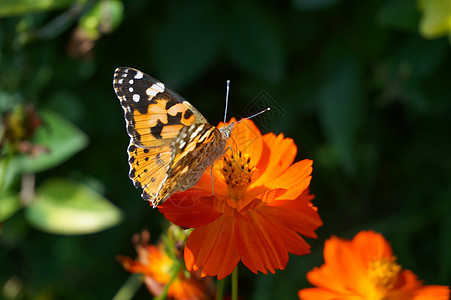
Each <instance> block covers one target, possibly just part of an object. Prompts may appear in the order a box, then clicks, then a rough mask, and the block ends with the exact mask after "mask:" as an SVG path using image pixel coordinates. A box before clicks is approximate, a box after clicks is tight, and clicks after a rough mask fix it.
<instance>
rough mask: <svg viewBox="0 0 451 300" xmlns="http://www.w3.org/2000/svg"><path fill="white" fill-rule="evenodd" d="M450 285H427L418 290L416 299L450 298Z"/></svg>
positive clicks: (445, 299) (440, 299)
mask: <svg viewBox="0 0 451 300" xmlns="http://www.w3.org/2000/svg"><path fill="white" fill-rule="evenodd" d="M448 299H449V287H447V286H444V285H426V286H423V287H421V288H420V289H419V290H417V291H416V293H415V297H414V300H448Z"/></svg>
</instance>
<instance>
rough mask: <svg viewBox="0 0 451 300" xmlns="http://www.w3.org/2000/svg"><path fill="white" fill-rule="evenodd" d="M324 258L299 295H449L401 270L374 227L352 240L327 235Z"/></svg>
mask: <svg viewBox="0 0 451 300" xmlns="http://www.w3.org/2000/svg"><path fill="white" fill-rule="evenodd" d="M324 261H325V263H324V265H322V266H321V267H320V268H314V269H313V270H312V271H310V272H308V273H307V279H308V281H309V282H310V283H311V284H313V285H315V286H316V287H314V288H306V289H302V290H300V291H299V298H300V299H303V300H310V299H311V300H327V299H329V300H330V299H354V300H363V299H365V300H367V299H370V300H408V299H413V300H426V299H435V300H441V299H443V300H445V299H449V288H448V287H447V286H439V285H427V286H423V285H422V282H421V281H420V280H418V279H417V277H416V276H415V274H414V273H413V272H412V271H409V270H402V268H401V266H400V265H398V264H397V263H396V257H395V256H393V253H392V249H391V247H390V244H389V243H388V242H387V240H385V239H384V237H383V236H382V235H381V234H379V233H376V232H374V231H361V232H360V233H358V234H357V235H356V236H355V237H354V239H353V240H352V241H348V240H342V239H339V238H337V237H332V238H330V239H329V240H327V241H326V243H325V246H324Z"/></svg>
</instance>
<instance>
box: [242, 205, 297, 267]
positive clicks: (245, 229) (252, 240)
mask: <svg viewBox="0 0 451 300" xmlns="http://www.w3.org/2000/svg"><path fill="white" fill-rule="evenodd" d="M248 214H249V218H250V219H251V220H252V222H243V221H240V220H237V223H236V230H235V233H236V237H237V246H238V250H239V252H240V255H241V260H242V262H243V263H244V264H245V265H246V267H248V268H249V269H250V270H251V271H252V272H254V273H257V271H260V272H263V273H264V274H267V270H269V271H270V272H271V273H274V272H275V270H276V269H284V268H285V266H286V264H287V262H288V249H287V247H286V246H285V242H284V239H283V238H284V236H283V234H282V233H283V231H280V230H279V227H278V226H276V225H275V224H273V223H272V222H270V221H269V220H267V219H266V218H265V217H264V216H263V215H262V214H260V213H258V212H257V211H248ZM290 238H291V237H290Z"/></svg>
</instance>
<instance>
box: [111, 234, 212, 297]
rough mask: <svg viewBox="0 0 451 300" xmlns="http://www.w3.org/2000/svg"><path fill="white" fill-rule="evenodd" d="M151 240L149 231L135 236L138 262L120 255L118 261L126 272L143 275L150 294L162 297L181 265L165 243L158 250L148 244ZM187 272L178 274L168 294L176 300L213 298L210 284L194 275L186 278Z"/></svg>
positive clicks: (181, 271)
mask: <svg viewBox="0 0 451 300" xmlns="http://www.w3.org/2000/svg"><path fill="white" fill-rule="evenodd" d="M149 239H150V235H149V233H148V232H147V231H143V232H142V234H141V236H139V235H135V236H134V237H133V240H134V243H135V247H136V252H137V253H138V259H137V260H136V261H134V260H132V259H131V258H129V257H126V256H120V255H119V256H118V257H117V259H118V260H119V261H120V262H121V263H122V266H123V267H124V268H125V269H126V270H127V271H129V272H131V273H141V274H143V275H144V283H145V284H146V286H147V288H148V289H149V291H150V292H151V293H152V294H153V295H154V296H159V295H160V294H161V293H162V291H163V289H164V288H165V286H166V285H167V284H169V283H170V281H171V279H172V277H173V274H174V270H175V269H176V268H177V264H179V263H180V262H179V261H178V260H177V259H176V258H175V257H171V256H169V255H168V253H167V252H166V250H165V249H164V246H163V244H162V243H160V244H159V245H158V247H156V246H154V245H149V244H148V242H149ZM185 272H186V271H185ZM185 272H184V271H183V270H180V271H179V272H178V274H177V276H176V277H175V279H174V280H173V281H172V282H171V283H170V286H169V289H168V294H167V295H168V296H169V297H170V298H171V299H176V300H197V299H211V297H212V295H211V293H210V294H208V292H207V290H208V288H207V287H208V286H209V285H210V283H209V282H207V281H206V280H205V278H204V279H201V278H199V276H198V275H196V274H194V273H190V274H188V276H187V275H186V274H185Z"/></svg>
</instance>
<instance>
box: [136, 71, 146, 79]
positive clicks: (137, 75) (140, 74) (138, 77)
mask: <svg viewBox="0 0 451 300" xmlns="http://www.w3.org/2000/svg"><path fill="white" fill-rule="evenodd" d="M143 76H144V74H143V73H142V72H137V73H136V75H135V79H141V78H143Z"/></svg>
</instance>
